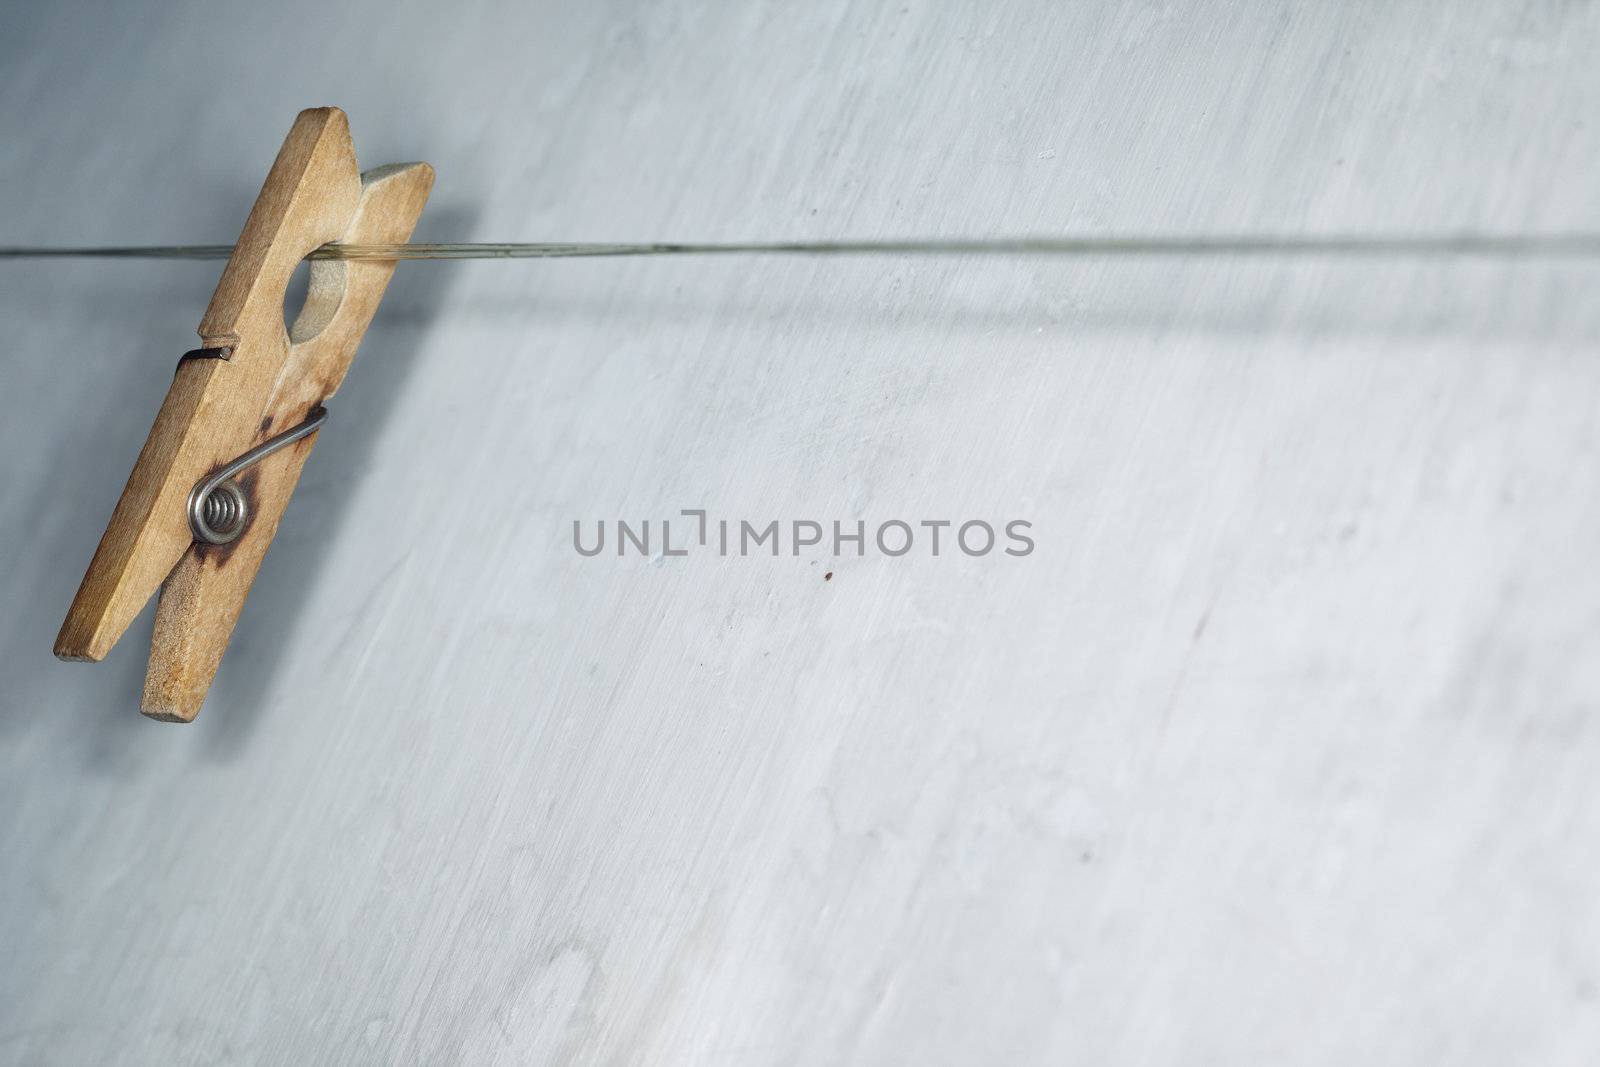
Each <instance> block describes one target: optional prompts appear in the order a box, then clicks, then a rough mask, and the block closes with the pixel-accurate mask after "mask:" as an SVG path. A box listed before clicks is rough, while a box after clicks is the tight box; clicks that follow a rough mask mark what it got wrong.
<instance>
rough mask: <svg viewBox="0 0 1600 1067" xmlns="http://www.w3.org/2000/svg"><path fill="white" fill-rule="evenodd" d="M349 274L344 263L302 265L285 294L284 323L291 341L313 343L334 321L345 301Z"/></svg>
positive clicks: (306, 261) (329, 261)
mask: <svg viewBox="0 0 1600 1067" xmlns="http://www.w3.org/2000/svg"><path fill="white" fill-rule="evenodd" d="M347 275H348V271H347V270H346V269H345V263H344V261H343V260H335V259H318V260H309V259H302V260H301V261H300V262H299V264H298V265H297V266H296V267H295V269H294V273H293V274H291V275H290V276H289V284H288V286H287V287H286V288H285V289H284V291H283V321H284V326H285V328H286V329H287V330H288V331H289V340H290V341H292V342H294V343H295V344H300V343H301V342H303V341H309V340H311V339H312V338H313V337H315V336H316V335H317V334H319V333H321V332H322V331H323V329H325V328H326V327H327V325H328V323H330V322H332V321H333V316H334V315H335V313H337V312H338V310H339V305H340V304H341V303H342V302H343V301H344V287H345V278H346V277H347Z"/></svg>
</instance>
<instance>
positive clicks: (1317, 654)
mask: <svg viewBox="0 0 1600 1067" xmlns="http://www.w3.org/2000/svg"><path fill="white" fill-rule="evenodd" d="M1185 7H1187V8H1188V10H1185V9H1184V8H1185ZM1597 49H1600V8H1597V7H1596V6H1595V5H1592V4H1570V3H1569V4H1558V3H1526V2H1518V0H1501V2H1487V0H1486V2H1483V3H1471V4H1420V3H1398V4H1370V5H1335V4H1272V3H1265V2H1262V3H1248V2H1233V3H1227V4H1207V5H1184V6H1178V5H1160V4H1150V3H1123V4H1117V3H1090V4H1078V5H1063V4H1056V3H1044V2H1041V3H1037V4H1031V5H1024V4H995V3H981V2H970V3H967V2H963V3H934V2H930V0H921V2H911V3H900V4H883V5H875V4H865V3H861V4H845V3H840V2H836V0H829V2H820V3H811V4H803V5H785V4H756V5H748V4H746V5H717V4H706V3H681V4H675V5H648V6H647V5H638V8H637V9H636V8H635V7H634V6H633V5H626V4H588V5H582V4H554V3H546V4H537V5H530V4H507V5H504V6H499V7H478V6H472V5H464V6H463V5H440V4H436V3H430V4H415V5H409V6H403V7H395V6H393V5H388V4H381V5H380V4H374V5H368V6H365V7H353V6H345V5H318V4H311V3H300V4H296V5H252V4H245V3H242V2H240V3H226V4H219V3H210V4H203V5H202V4H194V5H185V6H174V5H158V4H143V5H110V4H104V5H80V6H75V7H63V6H59V5H42V4H41V5H12V6H10V7H8V8H7V9H6V10H5V12H4V14H3V15H0V60H3V64H4V66H3V70H4V73H5V83H6V91H5V93H4V94H0V144H3V145H4V146H5V147H4V151H3V152H0V205H3V211H0V220H3V224H0V229H3V235H0V236H3V239H4V240H7V241H14V242H19V243H21V242H40V243H45V242H49V243H66V242H72V243H103V242H112V241H129V242H136V241H144V242H171V241H218V240H229V239H231V237H232V236H233V234H235V233H236V232H237V229H238V226H239V223H240V220H241V219H242V216H243V213H244V211H245V209H246V208H247V207H248V204H249V202H250V199H251V197H252V196H253V194H254V191H255V189H256V187H257V186H258V184H259V182H260V180H261V176H262V174H263V173H264V171H265V168H266V166H267V164H268V163H269V162H270V159H271V156H272V153H273V151H274V150H275V147H276V145H277V142H278V140H279V139H280V138H281V137H282V135H283V131H284V130H285V129H286V128H287V124H288V122H289V121H290V119H291V118H292V117H293V115H294V113H295V111H296V110H297V109H298V108H300V107H302V106H307V105H312V104H321V103H337V104H339V105H341V106H343V107H344V108H346V109H347V110H348V111H349V113H350V115H351V118H352V123H353V126H354V129H355V134H356V142H357V146H358V148H359V150H360V151H361V152H362V153H363V154H364V159H365V160H366V161H368V162H381V161H387V160H391V159H407V158H424V159H427V160H429V161H431V162H433V163H434V164H435V165H436V166H437V167H438V170H439V183H438V186H437V191H436V195H435V198H434V202H433V204H432V206H431V207H430V211H429V214H428V215H426V216H425V217H424V222H423V225H422V228H421V230H420V231H419V238H421V239H435V240H437V239H517V238H525V239H543V238H552V239H554V238H573V239H613V238H615V239H630V238H641V237H643V238H649V237H663V238H678V237H681V238H706V239H718V238H729V239H736V238H745V237H769V236H771V237H783V236H800V237H812V236H816V237H821V236H830V235H861V236H873V235H902V234H922V233H935V234H985V233H990V232H1007V233H1012V232H1044V233H1052V232H1066V231H1072V232H1084V233H1098V232H1111V231H1140V232H1152V233H1170V232H1179V233H1182V232H1191V231H1200V230H1225V229H1226V230H1235V229H1272V230H1298V229H1308V230H1339V229H1374V230H1383V231H1392V230H1404V229H1413V228H1425V229H1454V228H1472V229H1486V230H1567V229H1588V230H1595V229H1600V196H1597V195H1596V190H1597V175H1600V122H1597V116H1600V73H1597V70H1600V68H1597V65H1596V64H1595V62H1594V56H1595V55H1596V51H1597ZM129 172H131V173H134V174H137V175H139V176H140V178H141V181H140V182H138V183H137V184H136V185H129V186H127V187H123V186H122V185H120V184H118V183H116V182H114V181H112V180H110V179H109V178H108V175H110V174H112V173H129ZM151 189H154V190H155V191H154V192H151V191H150V190H151ZM1597 281H1600V267H1596V266H1593V265H1589V266H1585V265H1574V264H1566V265H1517V266H1508V265H1504V264H1490V263H1465V264H1436V263H1407V262H1387V263H1357V262H1342V263H1318V262H1303V263H1294V264H1285V263H1240V262H1208V263H1183V262H1177V261H1159V262H1151V263H1142V264H1136V263H1127V262H1123V263H1104V262H1099V263H1078V264H1048V263H1042V262H1037V261H1018V262H995V261H979V260H958V261H938V262H936V261H909V260H903V259H888V260H882V261H875V262H874V261H865V262H861V261H858V262H850V263H845V262H821V261H794V260H788V261H785V260H776V259H772V260H742V261H721V262H682V261H680V262H654V263H643V262H598V263H583V264H568V263H562V264H555V263H548V264H504V263H488V264H408V265H405V266H403V267H402V268H401V270H400V273H399V276H398V277H397V279H396V282H395V285H394V288H393V289H392V290H391V295H390V297H389V299H388V300H387V302H386V304H385V306H384V308H383V311H382V312H381V313H380V315H379V319H378V322H377V324H376V326H375V327H374V329H373V331H372V333H371V334H369V336H368V340H367V343H366V345H365V347H364V349H363V353H362V356H361V357H360V358H359V359H358V360H357V364H356V367H355V370H354V372H353V373H352V374H351V377H350V379H349V381H348V382H347V383H346V387H345V389H344V390H343V391H342V392H341V394H340V396H339V397H338V399H337V406H336V408H335V409H334V415H333V418H332V421H331V422H330V423H329V425H328V428H327V429H326V430H325V431H324V433H323V435H322V440H321V442H320V443H319V445H318V447H317V450H316V452H315V454H314V455H313V457H312V459H311V462H310V463H309V465H308V467H307V472H306V476H305V480H304V481H303V482H302V485H301V489H300V492H299V494H298V496H297V498H296V500H295V502H294V503H293V504H292V505H291V507H290V509H289V513H288V517H287V519H286V520H285V523H284V526H283V529H282V532H281V533H280V535H279V538H278V542H277V544H276V545H275V547H274V548H273V550H272V552H271V553H270V554H269V555H268V557H267V562H266V565H265V567H264V569H263V572H262V578H261V581H260V582H259V583H258V586H257V589H256V591H255V593H254V595H253V597H252V600H251V603H250V604H249V606H248V607H247V608H246V610H245V614H244V618H243V621H242V623H241V625H240V629H239V631H238V633H237V635H236V639H235V642H234V647H233V649H232V650H231V651H230V652H229V655H228V658H227V659H226V660H225V661H224V664H223V669H222V674H221V677H220V680H219V682H218V685H217V688H216V689H215V690H214V691H213V695H212V699H211V701H210V703H209V704H208V706H207V708H206V710H205V711H204V712H203V713H202V715H201V718H200V720H199V721H198V723H197V724H195V725H194V726H193V727H188V728H175V727H171V726H165V725H160V724H155V723H151V722H146V721H144V720H142V719H140V717H139V716H138V714H137V711H136V703H137V699H138V692H139V679H140V677H141V674H142V670H143V660H144V655H145V649H144V647H143V643H144V641H145V640H147V635H148V620H146V622H145V623H143V624H141V626H140V627H136V629H135V631H134V633H133V634H132V635H131V637H130V639H129V640H128V641H126V642H125V643H124V645H123V646H122V647H121V648H119V650H118V651H117V652H116V653H115V654H114V655H113V656H112V658H111V659H110V660H109V661H108V662H107V663H106V664H104V665H101V666H100V667H97V668H87V667H84V666H81V665H71V664H61V663H57V662H55V661H54V660H52V659H51V658H50V655H49V650H50V644H51V638H52V636H53V634H54V631H55V628H56V626H57V625H58V624H59V621H60V617H61V613H62V612H63V610H64V609H65V607H66V604H67V602H68V600H69V599H70V597H71V595H72V591H73V589H74V588H75V586H76V583H77V581H78V579H79V577H80V575H81V573H82V569H83V566H84V564H85V563H86V562H87V560H88V558H89V555H90V552H91V551H92V549H93V546H94V543H95V540H96V538H97V537H98V534H99V531H100V528H101V526H102V524H103V522H104V519H105V517H106V515H107V514H108V512H109V510H110V508H111V505H112V503H113V502H114V500H115V498H116V494H117V491H118V488H119V487H120V485H121V482H122V480H123V478H124V477H125V476H126V473H127V470H128V468H129V466H130V465H131V463H132V459H133V456H134V454H135V452H136V450H137V448H138V444H139V442H140V441H141V440H142V438H143V435H144V432H145V429H146V427H147V425H148V422H149V419H150V417H151V416H152V414H153V412H154V411H155V408H156V406H157V403H158V402H159V399H160V397H161V395H162V392H163V391H164V389H165V388H166V385H167V379H168V376H169V374H170V368H171V364H172V361H173V360H174V359H175V358H176V357H177V355H178V354H179V353H180V352H181V351H183V350H184V349H185V348H187V347H190V346H191V344H192V343H193V329H194V325H195V323H196V321H197V319H198V316H199V313H200V310H201V309H202V308H203V306H204V303H205V300H206V297H207V295H208V294H209V292H210V290H211V288H212V286H213V285H214V282H215V268H214V267H213V266H210V265H203V264H199V265H185V264H167V265H159V264H158V265H153V266H152V265H135V264H106V263H53V264H34V265H26V266H24V265H16V264H12V265H4V266H0V322H3V323H4V325H5V331H6V344H5V346H4V350H3V353H0V367H3V371H0V374H3V378H0V383H3V389H4V393H5V398H6V416H5V418H4V420H0V485H3V487H4V494H3V496H0V559H3V561H4V566H3V568H0V603H3V604H4V605H5V609H6V610H5V612H4V615H3V617H0V671H3V676H0V711H3V714H0V742H3V743H0V1061H3V1062H11V1063H29V1064H32V1063H43V1062H56V1063H72V1064H81V1063H94V1062H127V1063H157V1062H163V1063H210V1062H281V1063H291V1062H292V1063H312V1062H330V1063H337V1062H375V1063H383V1062H395V1063H401V1062H405V1063H414V1062H429V1063H441V1062H462V1063H496V1062H506V1063H535V1062H559V1061H576V1062H592V1063H661V1062H693V1063H739V1064H746V1063H773V1064H790V1063H798V1064H812V1063H818V1064H822V1063H839V1062H846V1063H929V1064H940V1063H949V1064H973V1063H1002V1062H1005V1063H1039V1064H1043V1063H1060V1062H1082V1063H1128V1064H1133V1063H1137V1064H1180V1063H1181V1064H1190V1063H1263V1062H1283V1063H1295V1064H1330V1065H1331V1064H1340V1065H1343V1064H1350V1063H1366V1064H1414V1063H1457V1064H1467V1063H1470V1064H1503V1063H1539V1064H1580V1063H1593V1062H1594V1061H1595V1057H1596V1055H1597V1053H1600V999H1597V998H1600V799H1597V788H1600V786H1597V775H1600V729H1597V728H1596V726H1595V723H1594V717H1595V713H1596V711H1597V704H1600V568H1597V566H1596V562H1595V558H1596V549H1597V546H1600V502H1597V497H1596V486H1597V484H1600V459H1597V453H1596V449H1597V447H1600V430H1597V426H1600V352H1597V341H1600V300H1597V298H1596V291H1597V289H1596V282H1597ZM468 367H472V368H475V369H476V370H477V372H478V373H474V374H468V373H464V370H465V369H466V368H468ZM692 507H705V508H708V509H710V510H711V512H712V514H713V515H714V516H727V517H734V518H738V517H749V518H752V519H763V520H764V519H768V518H778V519H790V518H818V519H825V520H829V519H834V518H838V519H841V520H846V521H850V520H854V519H857V518H862V519H866V520H869V521H873V522H878V521H883V520H885V519H889V518H905V519H909V520H913V521H914V520H917V519H922V518H987V519H991V520H1001V519H1006V518H1013V517H1020V518H1027V519H1029V520H1031V521H1032V522H1033V524H1034V532H1035V536H1036V539H1037V544H1038V549H1037V551H1036V552H1035V553H1034V554H1033V555H1032V556H1030V557H1028V558H1025V559H1010V558H1004V557H1000V558H994V557H990V558H984V559H968V558H965V557H963V556H960V555H942V556H941V557H940V558H938V559H931V558H928V557H926V556H923V555H921V554H920V553H914V554H913V555H911V556H908V557H906V558H903V559H885V558H882V557H881V556H874V557H869V558H866V559H859V560H858V559H854V558H848V559H840V560H829V559H826V558H818V557H802V558H799V559H794V558H789V557H785V558H780V559H776V560H775V559H771V558H756V559H719V558H717V557H716V556H715V555H708V554H704V553H702V554H696V555H692V556H690V557H689V558H687V559H656V560H642V559H637V558H628V559H621V560H619V559H616V558H614V557H613V558H599V559H592V560H590V559H581V558H579V557H578V556H577V555H576V554H575V553H574V552H573V550H572V547H571V543H570V534H571V523H572V521H573V520H574V519H583V520H586V521H592V520H595V519H599V518H615V517H617V516H625V517H634V518H644V517H655V516H661V515H671V514H674V513H675V512H676V511H677V510H678V509H680V508H692ZM828 571H831V572H832V573H833V578H832V580H831V581H824V580H823V574H824V573H825V572H828Z"/></svg>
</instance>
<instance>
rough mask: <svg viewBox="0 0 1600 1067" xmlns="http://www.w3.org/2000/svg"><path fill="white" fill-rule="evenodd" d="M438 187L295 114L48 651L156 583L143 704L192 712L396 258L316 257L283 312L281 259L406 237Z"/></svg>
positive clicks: (174, 716) (93, 652)
mask: <svg viewBox="0 0 1600 1067" xmlns="http://www.w3.org/2000/svg"><path fill="white" fill-rule="evenodd" d="M432 187H433V168H431V167H430V166H428V165H427V164H426V163H404V164H395V165H391V166H386V167H379V168H377V169H375V170H369V171H367V172H366V173H364V174H363V173H361V172H359V171H358V170H357V168H356V157H355V147H354V145H353V144H352V142H351V139H350V126H349V122H348V120H347V119H346V118H345V114H344V112H343V111H340V110H339V109H338V108H332V107H325V108H313V109H310V110H307V111H302V112H301V113H300V115H299V116H298V117H297V118H296V119H295V123H294V127H293V128H292V129H291V130H290V131H289V136H288V137H287V138H285V140H284V142H283V147H282V149H280V150H279V152H278V158H277V160H276V161H275V162H274V163H273V165H272V170H271V171H270V172H269V173H268V174H267V180H266V182H265V184H263V185H262V188H261V194H260V195H259V196H258V197H257V198H256V202H255V206H254V207H253V208H251V210H250V217H249V219H248V220H247V221H246V222H245V225H244V230H243V232H242V233H241V234H240V235H239V240H238V243H237V244H236V245H235V246H234V250H233V255H232V256H231V257H230V258H229V260H228V263H227V266H226V267H225V268H224V269H223V272H222V279H221V281H220V282H219V283H218V285H217V290H216V292H215V293H214V294H213V295H212V297H211V304H210V306H209V307H207V308H206V312H205V316H204V317H203V318H202V319H201V321H200V331H199V332H200V337H201V341H202V344H203V345H204V347H203V348H202V349H200V350H198V351H196V352H193V353H190V354H189V356H186V357H185V358H184V359H183V360H181V361H180V362H179V364H178V369H177V373H176V375H175V376H174V378H173V382H172V387H171V389H169V390H168V391H167V397H166V400H165V401H164V402H163V403H162V405H161V410H160V412H159V413H158V414H157V415H156V420H155V424H154V425H153V426H152V427H151V428H150V435H149V437H148V438H147V439H146V440H145V444H144V448H143V450H142V451H141V452H140V453H139V458H138V461H137V462H136V463H135V464H134V468H133V473H132V474H131V475H129V477H128V484H127V486H126V487H125V488H124V489H123V491H122V497H121V499H120V500H118V502H117V506H116V509H115V510H114V511H113V512H112V515H111V521H110V523H109V524H108V525H107V527H106V532H105V534H104V536H103V537H102V538H101V539H100V547H99V548H98V549H97V550H96V551H95V554H94V559H93V560H92V561H91V562H90V564H89V569H88V572H87V573H86V574H85V575H84V577H83V584H82V585H81V586H80V587H79V589H78V593H77V596H75V597H74V598H73V601H72V606H71V608H70V609H68V612H67V618H66V621H65V622H64V623H63V624H62V626H61V633H60V635H59V636H58V637H57V638H56V646H55V652H56V655H57V656H60V657H61V658H63V659H73V660H99V659H102V658H104V657H105V655H106V653H107V652H109V651H110V650H111V647H112V646H113V645H115V644H116V643H117V641H118V639H120V638H121V637H122V635H123V633H124V632H125V631H126V630H127V628H128V626H129V625H130V624H131V623H132V622H133V620H134V618H135V617H136V616H137V615H138V614H139V612H140V611H141V610H142V609H143V607H144V605H145V604H146V603H147V602H148V601H149V599H150V597H151V595H152V594H154V593H155V592H156V589H157V587H159V588H160V590H161V600H160V604H159V606H158V607H157V610H156V625H155V635H154V639H153V641H152V645H151V650H150V666H149V672H148V674H147V676H146V680H145V690H144V700H143V704H142V708H143V711H144V713H145V714H146V715H149V716H151V717H152V718H157V719H165V720H169V721H175V722H189V721H191V720H192V719H194V717H195V715H197V714H198V713H199V711H200V705H201V703H202V702H203V701H204V700H205V695H206V691H207V690H208V689H209V688H210V686H211V680H212V678H213V677H214V676H215V674H216V670H217V666H218V664H219V663H220V661H221V659H222V654H223V651H224V650H225V649H226V648H227V645H228V639H229V637H230V636H231V635H232V633H233V627H234V624H235V623H236V622H237V621H238V618H239V612H240V610H241V609H242V608H243V606H244V600H245V596H246V595H247V594H248V593H249V591H250V585H251V583H252V582H254V580H255V576H256V571H257V569H258V568H259V567H260V565H261V560H262V557H263V556H264V555H265V554H266V551H267V546H268V545H269V544H271V542H272V537H273V534H274V533H276V532H277V528H278V521H279V519H280V518H281V517H282V515H283V509H284V507H285V505H286V504H287V503H288V500H289V496H290V495H291V494H292V493H293V492H294V487H295V484H296V482H298V481H299V478H300V470H301V467H302V466H303V465H304V463H305V461H306V457H307V455H309V453H310V451H311V447H312V445H313V443H314V442H315V440H316V426H317V425H318V424H319V423H320V418H321V414H322V410H323V409H322V404H323V402H324V401H325V400H327V398H328V397H330V396H332V395H333V394H334V392H335V391H336V390H337V389H338V387H339V383H340V382H342V381H343V380H344V376H345V372H346V371H347V370H348V369H349V367H350V362H351V360H352V359H353V358H354V357H355V352H356V347H357V346H358V345H359V344H360V343H361V338H362V335H363V334H365V333H366V330H367V326H368V324H369V323H370V322H371V321H372V317H373V315H374V313H376V311H377V309H378V303H379V301H381V300H382V299H383V293H384V290H385V288H387V286H388V284H389V279H390V277H391V276H392V275H393V274H394V269H395V263H394V262H392V261H389V262H383V261H343V260H315V261H313V262H312V264H311V267H310V285H309V291H308V294H307V297H306V301H305V305H304V307H303V309H302V310H301V312H300V314H299V315H298V317H297V318H296V319H295V321H294V323H293V325H292V326H286V325H285V323H284V318H283V299H284V292H285V290H286V289H287V288H288V285H289V279H290V276H291V274H292V273H293V272H294V269H295V267H296V266H297V265H298V264H299V263H300V262H301V260H303V259H304V258H305V257H306V255H307V254H308V253H310V252H311V251H312V250H314V249H316V248H318V247H319V246H321V245H323V244H326V243H328V242H332V241H338V242H343V243H347V244H387V243H404V242H406V241H407V240H409V239H410V237H411V231H412V229H413V228H414V227H415V226H416V222H417V218H418V216H420V215H421V214H422V208H423V205H424V204H425V203H426V202H427V199H428V193H429V191H430V190H431V189H432ZM296 435H298V436H296ZM280 439H281V440H280ZM268 445H270V446H271V448H270V451H269V450H268V449H267V448H262V451H263V452H266V454H265V455H262V456H261V457H260V458H259V459H258V460H255V461H253V462H250V463H249V464H248V465H247V466H246V467H245V468H244V469H242V470H239V471H238V472H237V474H236V475H234V476H233V477H231V478H229V479H225V480H224V481H223V482H222V483H221V484H220V485H219V488H220V489H221V490H222V495H220V496H219V495H213V496H211V497H207V496H206V495H205V494H203V493H201V492H200V490H201V489H202V488H204V486H203V484H202V483H206V482H207V481H208V476H211V475H214V474H218V473H221V472H223V469H224V468H226V467H229V466H230V465H235V461H236V460H240V459H242V458H248V457H247V453H250V452H251V450H252V449H256V448H258V447H260V446H268ZM229 494H231V495H229ZM191 503H193V505H194V507H193V508H191ZM192 510H193V511H195V512H196V513H197V514H196V517H195V518H193V519H192V518H191V511H192ZM207 516H209V518H210V520H211V521H212V522H213V523H215V524H218V525H221V526H224V527H227V528H224V529H222V530H221V531H220V532H218V531H215V530H213V531H211V532H217V533H218V537H219V538H221V539H223V540H224V543H212V539H211V536H210V533H204V534H202V533H201V532H199V531H206V530H208V527H207V526H206V525H205V523H206V521H207Z"/></svg>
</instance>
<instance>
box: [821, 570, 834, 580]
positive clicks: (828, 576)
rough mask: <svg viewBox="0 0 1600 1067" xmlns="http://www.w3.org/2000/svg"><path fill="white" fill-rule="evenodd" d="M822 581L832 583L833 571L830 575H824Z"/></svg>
mask: <svg viewBox="0 0 1600 1067" xmlns="http://www.w3.org/2000/svg"><path fill="white" fill-rule="evenodd" d="M822 580H823V581H825V582H831V581H833V572H832V571H829V572H828V573H827V574H824V575H823V576H822Z"/></svg>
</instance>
